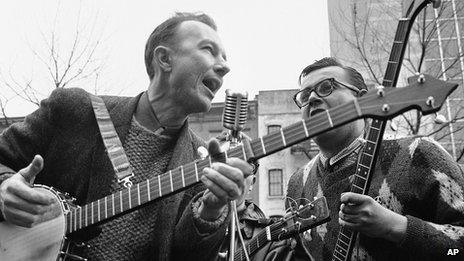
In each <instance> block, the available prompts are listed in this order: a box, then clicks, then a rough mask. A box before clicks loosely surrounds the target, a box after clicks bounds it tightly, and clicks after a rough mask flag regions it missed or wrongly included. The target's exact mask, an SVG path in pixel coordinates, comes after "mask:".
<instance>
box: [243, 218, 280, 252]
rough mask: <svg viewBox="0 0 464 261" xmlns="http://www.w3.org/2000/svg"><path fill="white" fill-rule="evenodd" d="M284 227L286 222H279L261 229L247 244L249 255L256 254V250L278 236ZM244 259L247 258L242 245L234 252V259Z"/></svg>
mask: <svg viewBox="0 0 464 261" xmlns="http://www.w3.org/2000/svg"><path fill="white" fill-rule="evenodd" d="M284 227H285V224H284V223H283V222H277V223H274V224H271V225H269V226H267V227H265V228H264V229H263V230H261V231H259V233H258V234H257V235H256V236H254V237H253V238H252V239H250V241H249V242H247V243H246V244H245V248H246V250H247V254H248V256H252V255H254V254H256V252H257V251H258V250H259V249H260V248H261V247H263V246H264V245H265V244H267V243H268V242H271V241H273V239H276V238H278V234H279V233H280V232H281V231H280V230H281V229H282V228H284ZM243 260H247V259H246V256H245V252H244V251H243V248H242V247H237V250H236V251H235V254H234V261H243Z"/></svg>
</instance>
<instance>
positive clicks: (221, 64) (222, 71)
mask: <svg viewBox="0 0 464 261" xmlns="http://www.w3.org/2000/svg"><path fill="white" fill-rule="evenodd" d="M213 70H214V72H215V73H217V74H218V75H219V76H221V77H224V76H225V75H226V74H227V73H228V72H230V68H229V65H228V64H227V62H226V61H225V60H224V59H222V58H221V59H220V60H219V61H218V62H217V63H216V64H215V65H214V67H213Z"/></svg>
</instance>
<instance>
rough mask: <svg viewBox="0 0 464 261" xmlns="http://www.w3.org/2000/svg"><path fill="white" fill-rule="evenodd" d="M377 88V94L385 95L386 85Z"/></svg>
mask: <svg viewBox="0 0 464 261" xmlns="http://www.w3.org/2000/svg"><path fill="white" fill-rule="evenodd" d="M376 88H377V95H378V96H380V97H383V96H384V95H385V87H384V86H383V85H379V86H377V87H376Z"/></svg>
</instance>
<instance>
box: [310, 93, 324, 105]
mask: <svg viewBox="0 0 464 261" xmlns="http://www.w3.org/2000/svg"><path fill="white" fill-rule="evenodd" d="M321 103H322V99H321V98H320V97H319V96H318V95H317V94H316V92H314V91H313V92H311V94H310V95H309V99H308V107H310V108H311V107H316V106H318V105H320V104H321Z"/></svg>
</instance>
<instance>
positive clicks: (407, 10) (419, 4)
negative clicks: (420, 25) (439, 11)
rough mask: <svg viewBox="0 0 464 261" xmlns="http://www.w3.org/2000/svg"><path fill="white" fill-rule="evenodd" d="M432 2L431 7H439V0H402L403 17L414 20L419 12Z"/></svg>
mask: <svg viewBox="0 0 464 261" xmlns="http://www.w3.org/2000/svg"><path fill="white" fill-rule="evenodd" d="M430 3H432V5H433V8H438V7H440V4H441V0H408V1H403V3H402V4H403V17H404V18H409V19H411V20H415V17H416V16H417V15H418V14H419V12H420V11H421V10H422V9H423V8H424V7H425V6H426V5H428V4H430Z"/></svg>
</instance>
